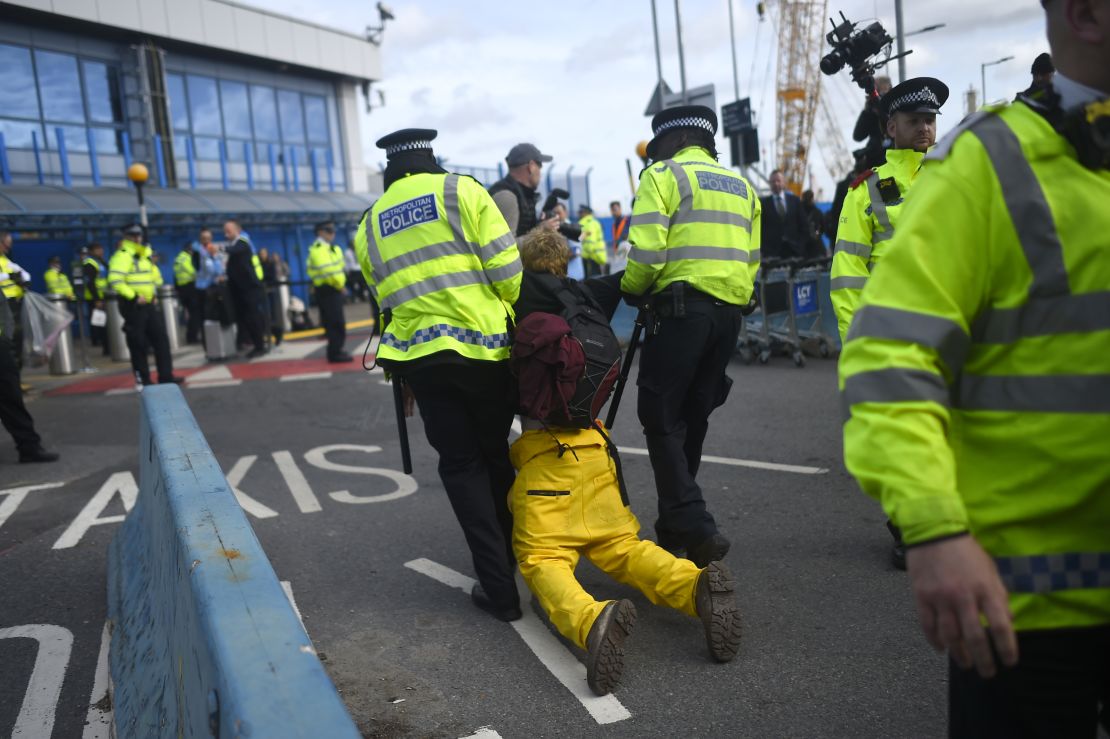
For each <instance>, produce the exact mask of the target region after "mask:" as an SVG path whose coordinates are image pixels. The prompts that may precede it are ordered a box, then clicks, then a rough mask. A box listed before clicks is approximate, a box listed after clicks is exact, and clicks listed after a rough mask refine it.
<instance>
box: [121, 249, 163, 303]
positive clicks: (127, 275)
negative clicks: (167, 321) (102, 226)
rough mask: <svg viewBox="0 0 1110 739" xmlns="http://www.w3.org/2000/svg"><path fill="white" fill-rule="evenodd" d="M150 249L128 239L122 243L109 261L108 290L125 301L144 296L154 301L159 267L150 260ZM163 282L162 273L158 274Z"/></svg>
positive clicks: (159, 279)
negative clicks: (156, 273)
mask: <svg viewBox="0 0 1110 739" xmlns="http://www.w3.org/2000/svg"><path fill="white" fill-rule="evenodd" d="M150 255H151V250H150V248H149V247H146V246H143V245H142V244H138V243H135V242H134V241H130V240H128V239H124V240H123V241H121V242H120V247H119V248H118V249H116V253H115V254H113V255H112V258H111V259H110V260H109V261H108V289H110V290H114V291H115V292H116V293H117V294H118V295H119V296H120V298H121V299H123V300H134V299H135V298H137V297H139V296H142V297H143V298H146V299H147V300H148V301H152V300H154V290H155V288H156V287H157V284H156V283H155V277H154V273H155V272H158V267H157V265H155V264H154V262H152V261H151V259H150ZM158 281H159V282H161V272H158Z"/></svg>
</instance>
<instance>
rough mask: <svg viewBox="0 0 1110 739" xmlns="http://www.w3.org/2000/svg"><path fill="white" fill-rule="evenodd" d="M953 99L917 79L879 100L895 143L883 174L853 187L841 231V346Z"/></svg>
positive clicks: (836, 266)
mask: <svg viewBox="0 0 1110 739" xmlns="http://www.w3.org/2000/svg"><path fill="white" fill-rule="evenodd" d="M947 99H948V87H947V86H946V85H945V84H944V83H943V82H941V81H940V80H936V79H933V78H932V77H916V78H914V79H912V80H906V81H905V82H903V83H901V84H900V85H898V86H896V87H894V88H893V89H891V90H890V92H888V93H887V94H886V95H884V96H883V98H882V100H880V101H879V107H880V110H881V111H882V115H883V116H884V118H885V120H886V132H887V135H888V136H889V137H890V139H891V140H892V141H893V142H894V143H893V144H892V146H891V147H890V148H889V149H887V150H886V161H885V162H884V163H883V164H882V165H881V166H879V168H878V169H869V170H867V171H865V172H864V173H863V174H861V175H860V176H859V177H857V178H856V180H855V181H854V182H853V183H852V185H851V187H850V189H849V191H848V195H847V197H846V198H845V199H844V206H843V208H842V209H841V211H840V223H839V225H838V226H837V230H836V243H835V245H834V253H833V263H832V275H831V277H832V282H831V285H830V287H831V289H832V304H833V310H834V311H835V312H836V323H837V327H838V328H839V329H840V339H841V341H843V340H844V337H845V336H847V335H848V326H849V325H850V324H851V323H852V315H853V314H854V313H855V310H856V306H857V305H859V299H860V292H861V291H862V290H863V286H864V285H866V284H867V278H868V276H869V275H870V274H871V270H873V269H874V268H875V265H876V264H877V263H878V262H879V260H880V259H882V257H883V254H884V253H885V252H886V250H887V247H888V246H889V245H890V239H891V237H893V236H894V229H895V227H896V226H897V223H898V218H899V216H900V215H901V213H902V204H903V202H904V201H905V199H906V198H907V197H909V192H910V189H911V188H912V187H913V186H914V183H916V181H917V176H918V173H919V172H920V171H921V162H922V160H923V159H924V158H925V153H926V152H927V151H928V150H929V147H931V146H932V145H933V144H934V143H936V139H937V114H938V113H940V108H941V106H942V105H944V101H945V100H947Z"/></svg>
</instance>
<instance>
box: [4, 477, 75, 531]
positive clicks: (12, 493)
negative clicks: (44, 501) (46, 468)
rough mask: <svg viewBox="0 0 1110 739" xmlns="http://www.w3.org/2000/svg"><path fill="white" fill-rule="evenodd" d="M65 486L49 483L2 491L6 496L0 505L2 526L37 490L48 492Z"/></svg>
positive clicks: (58, 483) (61, 483)
mask: <svg viewBox="0 0 1110 739" xmlns="http://www.w3.org/2000/svg"><path fill="white" fill-rule="evenodd" d="M62 485H65V483H64V482H47V483H43V484H42V485H27V486H25V487H21V488H9V489H8V490H0V495H6V496H7V497H6V498H4V502H3V503H0V526H3V525H4V523H5V522H6V521H7V520H8V519H9V518H11V515H12V514H13V513H15V512H16V510H18V508H19V506H20V504H22V503H23V501H24V499H26V497H27V495H28V494H29V493H33V492H34V491H36V490H48V489H50V488H60V487H61V486H62Z"/></svg>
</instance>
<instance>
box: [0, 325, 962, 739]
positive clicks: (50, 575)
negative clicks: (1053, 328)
mask: <svg viewBox="0 0 1110 739" xmlns="http://www.w3.org/2000/svg"><path fill="white" fill-rule="evenodd" d="M353 345H354V341H352V347H353ZM731 374H732V376H733V378H734V379H735V381H736V382H735V385H734V387H733V390H732V394H731V397H730V398H729V400H728V402H727V404H726V405H725V406H724V407H723V408H721V409H719V410H718V411H717V412H716V414H715V415H714V417H713V420H712V423H711V428H710V436H709V438H708V440H707V443H706V449H705V451H706V454H708V455H714V456H717V457H721V458H728V459H744V460H758V461H762V462H772V463H779V464H785V465H796V466H804V467H811V468H824V469H827V470H828V471H827V472H824V473H819V474H802V473H799V472H789V471H782V470H778V469H757V468H753V467H750V466H736V465H731V464H724V463H719V462H707V463H705V464H704V465H703V467H702V471H701V474H700V476H699V480H700V482H701V484H702V486H703V487H704V489H705V491H706V497H707V499H708V501H709V506H710V510H711V511H712V512H713V513H714V515H715V516H716V517H717V519H718V522H719V524H720V526H721V528H722V530H723V531H724V532H725V533H726V534H727V535H728V536H729V537H730V538H731V539H732V541H733V542H734V544H733V549H732V552H731V553H730V554H729V556H728V559H727V562H728V564H729V565H730V566H731V567H732V568H733V569H734V571H735V572H736V573H737V575H738V580H739V597H740V602H741V607H742V612H743V618H744V638H743V646H742V648H741V651H740V655H739V656H738V658H737V659H736V660H735V662H733V663H731V664H727V665H717V664H713V663H711V662H710V661H709V658H708V655H707V651H706V647H705V644H704V640H703V638H702V634H701V630H700V625H699V624H698V622H697V621H695V620H693V619H690V618H688V617H685V616H683V615H681V614H678V613H676V612H672V611H668V610H666V609H663V608H660V607H656V606H652V605H651V604H650V603H648V602H647V600H646V599H645V598H644V597H643V596H641V595H640V594H639V593H638V592H635V591H632V590H630V589H629V588H627V587H624V586H622V585H619V584H617V583H615V582H612V581H610V580H608V579H607V578H606V577H605V576H604V575H602V574H601V573H599V572H598V571H597V570H595V569H593V568H592V566H590V565H588V564H584V565H582V566H580V568H579V574H580V577H581V579H582V581H583V582H584V584H585V585H586V587H587V588H588V589H589V590H590V591H591V592H592V593H594V594H595V596H597V597H599V598H619V597H627V598H630V599H631V600H633V602H634V603H635V604H636V606H637V608H638V610H639V614H640V619H639V622H638V624H637V626H636V630H635V633H634V634H633V636H632V638H631V640H630V641H629V642H628V644H627V655H628V656H627V659H626V669H625V677H624V681H623V684H622V685H621V686H620V688H619V689H618V690H617V692H616V693H615V694H614V696H613V698H612V699H610V700H608V701H602V702H594V703H591V704H589V705H587V704H585V703H583V702H582V701H580V700H579V699H578V698H577V697H576V696H575V694H574V693H572V692H571V691H570V690H568V689H567V688H566V687H564V686H563V684H561V683H560V681H559V680H558V679H557V677H556V675H555V674H553V673H552V671H551V670H550V669H549V667H548V666H547V663H551V662H552V661H553V660H554V661H555V662H558V661H559V660H563V661H564V662H565V660H566V659H567V658H568V656H570V655H572V654H576V652H575V650H573V648H571V647H568V646H567V645H566V644H565V643H560V642H559V640H558V639H557V638H554V637H552V636H551V635H552V634H553V633H554V632H553V631H551V630H550V628H549V627H546V622H543V623H541V624H540V629H539V631H540V632H542V633H540V634H539V636H538V637H536V636H535V634H533V639H532V641H533V643H540V644H541V646H543V649H541V652H543V654H544V655H545V656H544V659H546V660H547V663H545V661H544V660H541V658H540V657H539V656H537V654H536V653H535V652H534V651H533V649H532V648H531V647H530V646H529V644H528V643H526V641H525V639H524V638H522V636H521V634H520V633H519V632H518V631H517V630H516V629H514V628H513V627H511V626H509V625H507V624H503V623H500V622H498V621H495V620H493V619H491V618H490V617H489V616H487V615H485V614H484V613H483V612H481V611H479V610H477V609H476V608H475V607H474V606H473V605H472V604H471V603H470V600H469V598H468V597H467V595H466V594H465V593H464V592H462V590H460V589H459V588H458V587H451V586H450V585H448V584H444V583H443V582H440V581H437V580H436V579H434V578H433V577H430V576H428V575H427V574H425V572H426V571H434V569H435V567H434V565H428V564H427V563H424V564H419V563H418V564H416V565H411V564H410V565H409V566H406V563H413V562H414V561H416V560H427V561H429V562H431V563H435V565H438V566H440V567H441V568H448V570H450V571H454V573H457V575H450V573H449V574H448V576H446V579H448V580H450V579H451V578H452V577H454V578H455V579H456V580H459V578H461V580H459V582H463V584H465V578H467V577H473V570H472V567H471V564H470V560H469V556H468V553H467V549H466V546H465V543H464V541H463V537H462V534H461V532H460V530H459V527H458V524H457V523H456V521H455V519H454V517H453V515H452V513H451V511H450V508H449V506H448V503H447V500H446V497H445V494H444V492H443V489H442V485H441V484H440V482H439V479H438V476H437V474H436V462H435V457H434V455H433V453H432V451H431V449H430V448H429V446H428V445H427V442H426V441H425V439H424V437H423V429H422V427H421V424H420V421H419V419H418V418H416V419H413V420H412V422H411V425H410V433H411V436H412V439H413V453H414V460H415V464H416V470H415V474H414V478H415V483H416V487H415V490H413V486H412V485H411V484H409V483H408V481H407V479H406V478H404V477H403V476H401V475H400V473H399V472H398V470H399V469H400V460H399V453H398V445H397V442H396V439H395V436H394V428H393V419H392V405H391V393H390V389H389V388H388V387H387V386H384V385H382V384H381V383H380V376H378V375H366V374H364V373H361V372H351V373H344V374H336V375H335V376H333V377H331V378H328V379H315V380H314V379H305V380H302V381H300V382H281V381H279V380H278V379H256V380H251V381H245V382H243V383H242V384H240V385H237V386H221V385H214V386H206V387H196V388H187V389H186V390H185V393H186V397H187V399H188V400H189V403H190V405H191V407H192V409H193V412H194V414H195V415H196V417H197V419H198V421H199V423H200V426H201V428H202V429H203V430H204V432H205V434H206V435H207V437H208V440H209V443H210V444H211V446H212V448H213V450H214V451H215V453H216V456H217V457H218V459H219V460H220V463H221V465H222V466H223V468H224V471H225V473H228V474H229V476H231V477H232V478H233V480H234V482H235V484H236V486H237V487H238V488H239V489H240V490H241V491H242V492H243V493H244V494H246V495H247V496H249V497H250V498H251V499H252V500H254V501H256V503H257V504H258V505H257V506H254V507H253V513H255V514H258V513H261V514H263V516H264V517H260V516H258V515H248V518H249V519H250V521H251V523H252V525H253V526H254V528H255V531H256V532H257V534H258V536H259V538H260V540H261V541H262V544H263V547H264V548H265V550H266V552H267V553H268V555H269V557H270V559H271V561H272V563H273V565H274V568H275V570H276V572H277V574H278V576H279V578H280V579H281V580H284V581H288V582H289V583H290V584H291V589H292V592H293V595H294V597H295V599H296V602H297V605H298V606H299V608H300V611H301V613H302V614H303V617H304V621H305V625H306V627H307V630H308V633H309V635H310V636H311V638H312V640H313V642H314V643H315V645H316V647H317V649H318V650H319V652H320V653H321V659H323V660H324V665H325V667H326V669H327V670H328V672H329V673H330V674H331V676H332V678H333V679H334V681H335V683H336V685H337V686H338V688H339V689H340V690H341V691H342V694H343V697H344V699H345V700H346V702H347V705H348V707H349V709H350V711H351V713H352V715H353V716H354V717H355V719H356V721H357V723H358V725H359V727H360V728H361V729H362V731H363V733H364V734H365V735H366V736H374V737H378V736H383V737H467V736H473V735H475V734H476V733H478V732H479V731H480V730H482V729H483V728H485V729H487V730H488V731H492V732H497V733H498V734H499V735H500V736H502V737H521V736H568V737H571V736H573V737H580V736H606V737H608V736H637V737H640V736H736V737H768V736H791V737H932V736H942V735H944V732H945V729H944V714H945V700H944V692H945V685H946V678H945V669H946V668H945V662H944V660H943V659H942V658H941V657H939V656H937V655H935V654H934V653H933V652H932V651H931V650H930V649H929V647H928V645H927V644H926V643H925V640H924V639H923V637H922V636H921V634H920V632H919V629H918V627H917V623H916V617H915V615H914V611H913V607H912V603H911V599H910V593H909V590H908V587H907V583H906V579H905V576H904V575H903V574H901V573H898V572H896V571H894V570H893V569H892V568H891V566H890V564H889V561H888V560H889V557H888V555H889V551H888V550H889V543H890V542H889V537H888V535H887V533H886V531H885V529H884V527H883V521H884V517H883V515H882V513H881V511H880V510H879V507H878V505H877V504H875V503H874V502H873V501H871V500H869V499H868V498H866V497H865V496H864V495H863V494H862V493H860V492H859V491H858V489H857V488H856V486H855V484H854V483H853V481H852V480H851V478H850V477H849V476H848V475H847V474H846V473H845V472H844V471H843V469H842V467H841V463H840V459H841V442H840V422H839V406H838V401H837V398H836V393H835V387H836V381H835V367H834V364H833V362H831V361H827V362H826V361H821V360H811V362H810V364H809V365H808V366H807V367H806V368H805V369H796V368H794V367H793V365H791V364H790V363H789V360H784V359H776V360H774V361H773V362H772V364H771V365H770V366H766V367H761V366H752V367H747V366H744V365H743V364H740V363H738V362H737V363H735V364H734V366H733V367H732V369H731ZM31 410H32V413H33V414H34V416H35V418H36V421H37V423H38V425H39V427H40V429H41V430H43V431H44V432H45V434H46V436H47V437H48V439H49V441H50V442H51V443H52V444H53V445H54V446H56V447H57V448H58V449H59V450H60V451H61V452H62V453H63V455H64V456H63V460H62V461H61V462H60V463H58V464H55V465H45V466H20V465H15V464H14V461H15V454H14V451H13V450H12V449H11V448H10V446H9V445H8V444H7V443H6V441H4V443H3V444H0V592H2V596H0V637H2V636H3V635H4V633H5V632H4V630H5V629H8V628H10V627H14V626H21V625H28V624H39V625H43V624H46V625H55V626H60V627H62V628H63V629H65V630H68V632H69V633H71V634H72V639H73V641H72V649H71V652H70V654H69V657H68V660H67V661H66V663H65V665H64V666H63V668H62V669H63V670H64V682H63V683H62V688H61V693H60V697H59V698H58V700H57V702H56V707H52V710H53V711H54V712H53V714H52V717H53V727H54V730H53V736H55V737H79V736H82V732H83V731H84V730H85V722H86V720H87V719H88V717H89V715H90V714H89V706H90V703H95V702H96V701H97V700H99V699H100V698H102V697H103V695H102V694H97V693H96V692H95V691H94V689H93V686H94V680H95V671H96V670H95V668H96V662H97V655H98V650H99V648H100V643H101V632H102V628H103V625H104V620H105V611H106V606H105V563H106V548H107V545H108V542H109V541H110V539H111V537H112V536H113V534H114V533H115V530H116V528H117V525H116V523H114V522H112V520H111V519H110V520H109V521H108V522H105V523H93V524H92V525H91V526H88V527H87V530H84V531H82V528H84V527H83V525H82V521H84V522H85V523H90V522H93V521H94V519H98V518H102V517H111V516H119V515H121V514H123V512H124V505H123V502H122V500H121V497H120V494H119V492H116V493H114V494H113V490H122V491H124V492H126V491H127V489H128V485H129V481H130V479H131V478H129V477H128V474H127V473H131V474H132V475H135V476H136V477H137V469H138V465H137V461H136V447H137V434H138V430H137V429H138V399H137V397H136V396H134V395H106V394H104V393H91V394H75V395H68V396H58V397H46V398H40V399H37V400H36V401H34V402H33V404H32V405H31ZM615 436H616V440H617V441H618V443H619V444H621V445H622V446H628V447H643V445H644V444H643V439H642V436H641V434H640V431H639V428H638V426H637V424H636V421H635V403H634V395H630V396H629V397H627V398H626V404H625V406H624V407H623V408H622V410H621V415H620V417H619V419H618V423H617V428H616V430H615ZM335 445H340V446H338V447H337V446H335ZM344 445H345V446H344ZM624 459H625V470H626V475H627V480H628V483H629V488H630V493H631V499H632V506H633V509H634V511H635V512H636V514H637V515H638V516H639V517H640V520H641V521H642V522H643V523H644V533H645V534H650V532H651V522H652V521H653V515H652V513H653V510H654V499H655V493H654V487H653V484H652V479H651V469H650V465H649V463H648V460H647V458H646V457H645V456H640V455H636V454H634V453H627V454H626V455H625V457H624ZM291 468H296V469H297V470H299V471H300V472H301V473H302V474H303V476H304V479H305V480H306V481H307V490H306V488H305V487H304V486H300V485H299V483H297V482H296V480H295V478H296V475H292V474H291V473H290V469H291ZM283 470H284V472H283ZM291 481H292V482H291ZM37 484H58V485H57V486H56V487H52V488H49V489H38V490H32V491H29V492H26V495H25V496H23V497H22V502H20V503H19V504H18V506H16V507H14V508H13V504H12V502H11V501H12V500H13V499H14V498H15V497H16V496H15V495H13V494H12V493H11V492H10V491H12V490H15V489H17V488H22V487H24V486H28V485H37ZM291 485H292V487H291ZM294 489H296V491H297V492H298V494H299V495H300V501H301V502H300V503H298V500H297V498H295V497H294V495H293V491H294ZM344 491H345V492H344ZM410 491H411V492H410ZM5 493H7V494H5ZM98 493H99V496H98ZM109 495H112V497H111V500H110V501H109V502H107V504H106V505H104V506H101V505H100V503H99V502H98V498H99V500H107V498H108V496H109ZM306 496H312V497H314V498H315V499H316V500H317V501H318V503H319V507H320V510H319V511H318V512H309V513H303V512H301V511H302V507H304V503H305V500H307V497H306ZM376 497H379V498H381V499H375V498H376ZM5 503H6V505H7V510H6V511H5V508H4V505H5ZM83 510H84V511H85V514H84V515H82V511H83ZM5 514H6V515H5ZM414 567H415V569H414ZM429 567H431V570H429ZM441 571H442V570H441ZM536 623H539V622H536ZM8 633H9V636H8V638H0V736H8V735H9V734H10V733H11V732H12V731H13V728H14V727H15V725H16V721H17V720H19V718H18V716H19V715H20V710H21V707H23V709H24V710H26V705H25V703H24V697H25V691H26V690H27V686H28V681H29V679H30V674H31V672H32V667H33V664H34V660H35V653H36V650H35V642H34V641H32V640H31V639H28V638H17V637H12V636H10V633H11V632H8ZM537 639H538V642H537ZM552 647H554V651H552ZM544 649H546V650H547V651H544ZM572 658H573V657H572ZM485 735H486V736H492V734H490V733H487V734H485Z"/></svg>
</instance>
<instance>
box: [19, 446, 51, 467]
mask: <svg viewBox="0 0 1110 739" xmlns="http://www.w3.org/2000/svg"><path fill="white" fill-rule="evenodd" d="M57 461H58V453H57V452H48V451H46V450H45V449H43V448H42V447H41V446H40V447H36V448H35V449H28V450H27V451H21V452H20V453H19V463H20V464H32V463H35V462H57Z"/></svg>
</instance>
